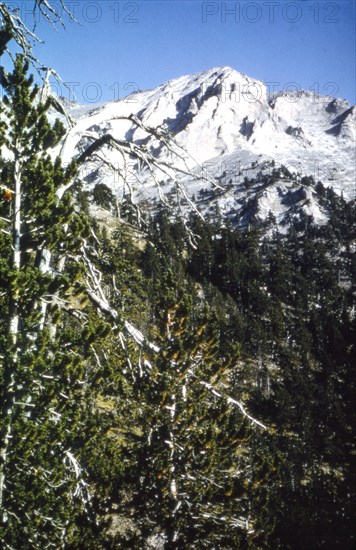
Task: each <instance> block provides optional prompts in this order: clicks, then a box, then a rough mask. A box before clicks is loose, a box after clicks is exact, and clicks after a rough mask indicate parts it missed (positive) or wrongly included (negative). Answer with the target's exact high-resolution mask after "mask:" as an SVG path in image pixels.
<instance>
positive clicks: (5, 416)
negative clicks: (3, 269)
mask: <svg viewBox="0 0 356 550" xmlns="http://www.w3.org/2000/svg"><path fill="white" fill-rule="evenodd" d="M14 188H15V197H14V208H13V220H12V223H13V245H12V246H13V257H12V268H13V271H14V272H15V273H18V272H19V270H20V268H21V242H20V240H21V167H20V162H19V159H18V155H17V156H16V157H15V166H14ZM18 332H19V314H18V291H17V290H15V292H14V294H13V295H12V296H11V297H10V317H9V353H8V355H7V357H6V358H5V361H4V365H3V395H2V404H1V419H2V424H3V427H2V430H1V448H0V510H1V511H2V512H1V521H3V522H6V521H7V515H6V510H4V493H5V488H6V464H7V459H8V448H9V442H10V439H11V432H12V417H13V413H14V401H15V392H16V388H15V386H16V367H17V356H18V350H17V349H16V347H17V342H18Z"/></svg>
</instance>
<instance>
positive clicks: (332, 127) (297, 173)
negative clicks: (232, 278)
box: [61, 67, 356, 226]
mask: <svg viewBox="0 0 356 550" xmlns="http://www.w3.org/2000/svg"><path fill="white" fill-rule="evenodd" d="M70 114H71V116H72V117H73V118H75V119H76V125H75V126H74V128H73V129H72V130H70V132H69V134H68V136H67V138H66V141H65V142H64V144H63V145H62V149H61V155H62V158H63V160H64V162H66V161H68V160H69V158H71V157H72V156H73V154H74V155H75V154H76V153H78V152H79V151H81V150H82V149H83V147H85V144H86V143H87V141H88V140H90V139H96V138H99V137H101V136H103V135H105V134H107V133H110V134H111V135H112V136H114V138H115V139H119V140H127V141H129V142H130V143H133V144H135V145H141V146H142V145H143V146H145V147H147V149H148V150H149V151H150V152H151V153H152V154H153V155H154V157H155V158H157V160H161V161H166V162H168V161H169V162H171V160H170V159H169V155H168V154H167V151H166V150H165V148H164V147H162V145H161V144H159V143H157V139H155V138H154V137H152V136H150V135H148V134H147V132H145V131H144V130H143V129H142V127H139V126H137V124H135V123H134V122H133V121H132V120H131V121H130V120H126V119H127V117H129V116H130V115H134V116H135V117H136V118H137V119H138V120H139V121H140V124H142V125H144V126H146V127H150V128H163V129H165V130H166V131H168V132H169V133H170V134H171V135H172V136H173V138H174V140H175V142H176V143H177V145H178V147H179V148H181V150H185V151H186V155H185V157H184V159H179V160H178V166H180V167H183V166H185V167H187V168H188V169H189V170H191V171H192V172H193V173H194V174H195V176H194V177H193V178H192V177H189V176H186V177H184V178H180V184H181V185H183V186H184V188H185V190H186V193H187V196H188V197H189V199H193V201H194V200H196V196H197V194H199V193H202V192H204V191H208V194H209V193H210V195H211V200H210V201H205V202H206V203H207V204H205V205H204V208H203V212H202V213H204V212H206V211H207V210H209V209H211V207H212V206H214V207H217V206H218V207H219V209H220V210H221V211H222V214H223V215H224V216H227V217H229V218H230V219H239V220H240V223H241V220H242V218H244V219H245V221H246V220H248V219H250V218H251V217H253V216H255V218H256V216H257V218H259V219H260V221H261V222H263V221H265V220H266V217H267V216H268V213H267V212H269V211H271V212H272V214H273V215H276V214H277V224H278V225H279V226H281V224H282V225H283V224H285V223H287V220H288V219H289V217H290V213H291V207H292V206H293V208H294V210H297V211H299V214H301V212H304V214H306V213H307V214H308V215H312V216H313V217H314V219H315V223H319V224H320V223H324V222H325V220H326V219H327V213H326V212H325V209H324V210H323V207H322V206H321V205H320V203H319V201H318V199H317V196H316V193H315V190H314V187H315V185H316V184H317V183H318V182H319V181H320V182H321V183H322V184H323V185H324V186H325V187H332V189H333V190H334V191H335V192H336V193H337V194H339V195H340V194H342V195H343V196H344V197H345V198H346V199H347V200H353V199H354V197H355V164H356V157H355V150H356V148H355V146H356V139H355V120H356V118H355V106H352V105H349V103H348V102H347V101H346V100H343V99H339V98H335V97H332V96H320V95H318V94H316V93H314V92H312V91H306V90H290V91H285V92H284V91H279V92H273V93H269V92H268V90H267V86H266V85H265V84H264V83H263V82H262V81H259V80H256V79H252V78H250V77H248V76H247V75H245V74H243V73H239V72H238V71H235V70H234V69H232V68H230V67H215V68H212V69H209V70H207V71H203V72H199V73H194V74H192V75H186V76H181V77H179V78H177V79H172V80H169V81H168V82H166V83H163V84H161V85H160V86H158V87H157V88H154V89H152V90H145V91H136V92H133V93H132V94H130V95H129V96H127V97H126V98H124V99H122V100H120V101H116V102H110V103H105V104H101V105H99V106H96V107H93V106H91V108H90V109H89V108H88V107H87V106H85V107H83V106H82V107H80V106H79V107H78V106H75V107H70ZM125 118H126V119H125ZM108 160H109V161H110V162H111V163H112V164H113V165H115V166H116V167H119V168H120V167H121V168H122V167H123V165H124V164H125V162H126V163H127V160H128V159H127V158H126V159H123V158H121V156H120V155H119V154H117V152H116V153H115V152H114V151H110V150H109V149H108V150H106V151H105V161H108ZM276 166H277V167H282V166H285V167H286V168H287V171H284V176H283V177H280V174H279V176H278V174H276V172H274V177H273V178H272V179H273V182H272V181H270V184H268V185H266V189H267V191H266V193H265V195H261V193H260V194H258V193H257V191H256V189H255V187H256V185H257V187H259V185H258V184H259V182H260V181H261V178H262V179H263V178H264V181H265V183H266V181H267V176H271V175H272V172H273V170H275V167H276ZM131 170H132V171H135V170H136V172H138V171H139V166H131ZM199 171H201V172H203V171H205V172H206V171H207V172H208V174H209V178H208V179H209V180H210V184H209V183H208V181H207V178H204V177H201V178H199V175H198V174H199ZM224 174H225V175H224ZM277 176H278V177H277ZM310 176H311V177H312V179H313V182H314V183H313V182H310V183H312V185H311V189H309V190H308V192H307V191H306V190H305V189H304V187H303V186H301V180H302V178H303V177H310ZM159 177H160V178H161V183H162V189H160V190H158V189H157V186H156V185H155V184H154V182H153V180H152V174H150V173H149V171H146V172H145V173H142V174H140V184H139V185H137V186H136V185H133V184H132V189H131V194H132V198H133V199H134V200H135V201H136V202H142V201H145V203H146V204H147V205H148V207H149V205H153V204H154V203H155V202H156V201H157V200H158V199H159V197H160V194H161V192H163V194H164V196H165V197H166V198H167V197H168V198H167V200H169V201H171V199H172V195H173V194H174V190H175V188H176V185H177V182H176V181H174V178H172V176H171V175H170V176H168V175H167V176H166V177H165V176H162V175H160V176H159ZM245 178H248V180H249V181H250V182H251V181H252V182H254V183H252V185H250V188H249V191H248V192H247V191H246V189H245V188H244V187H243V185H242V183H243V181H244V179H245ZM85 180H86V181H87V183H88V186H89V187H88V188H93V187H94V186H95V185H97V184H105V185H106V186H107V187H109V188H110V189H111V191H112V192H113V194H114V195H116V196H121V197H122V196H124V195H125V189H124V187H125V182H124V181H121V182H120V181H117V178H115V176H114V175H113V173H110V171H108V169H107V162H103V163H102V165H100V162H98V159H96V161H95V162H93V163H92V164H91V165H90V164H89V165H88V166H87V168H86V175H85ZM212 180H214V181H215V182H219V186H220V187H223V188H224V185H225V187H229V189H228V193H229V194H230V198H229V199H228V200H226V197H223V196H222V195H223V193H221V194H220V195H219V196H217V194H216V193H215V194H214V189H213V187H214V182H212ZM313 186H314V187H313ZM302 187H303V189H304V191H303V189H302ZM266 189H265V190H266ZM298 190H299V191H300V192H297V191H298ZM292 191H293V192H294V196H295V199H296V202H295V203H294V204H293V205H291V204H289V202H288V200H287V201H286V200H284V199H285V197H284V194H285V193H287V194H289V196H291V193H292ZM252 192H254V193H255V195H254V196H255V198H256V201H257V203H256V204H255V208H254V211H253V212H252V211H251V213H250V215H249V216H247V217H246V216H245V215H244V214H243V212H242V210H243V207H242V205H243V204H244V203H246V200H247V199H248V198H251V196H250V195H251V193H252ZM213 195H214V196H213ZM305 195H308V198H307V199H303V201H302V200H301V199H298V197H301V196H305ZM272 196H273V198H272ZM268 197H269V198H270V201H268ZM297 199H298V200H297ZM305 201H309V203H308V204H306V203H305ZM183 202H184V201H183ZM188 202H189V201H188ZM203 202H204V201H203ZM268 202H269V204H268ZM196 205H197V206H199V208H200V207H201V206H202V205H203V204H202V201H200V202H199V201H197V202H196ZM186 210H189V207H187V208H186Z"/></svg>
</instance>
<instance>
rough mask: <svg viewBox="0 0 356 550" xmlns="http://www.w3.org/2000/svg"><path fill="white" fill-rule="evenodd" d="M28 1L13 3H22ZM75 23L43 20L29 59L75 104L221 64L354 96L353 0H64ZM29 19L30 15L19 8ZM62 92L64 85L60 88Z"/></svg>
mask: <svg viewBox="0 0 356 550" xmlns="http://www.w3.org/2000/svg"><path fill="white" fill-rule="evenodd" d="M32 3H33V0H27V1H25V2H17V4H19V5H21V9H22V10H24V6H27V7H30V6H31V5H32ZM67 4H68V7H69V9H70V10H71V11H72V12H74V15H75V16H76V17H77V19H78V21H79V22H80V23H81V24H80V25H77V24H75V23H72V22H71V21H70V20H69V17H68V16H67V15H66V14H64V21H65V23H66V30H63V29H61V28H60V27H58V30H57V31H55V30H54V29H53V28H51V27H50V26H49V25H48V24H44V22H43V21H42V20H40V21H39V22H38V26H37V32H38V34H39V35H40V36H41V37H42V38H43V39H44V41H45V43H44V45H42V46H39V47H37V48H36V53H37V55H38V57H39V58H40V59H41V60H42V61H43V62H44V63H45V64H48V65H51V66H53V67H54V68H55V69H56V70H57V71H58V72H59V73H60V75H61V76H62V78H63V79H64V81H66V82H69V83H70V88H71V90H75V92H76V97H77V99H78V101H80V102H89V103H94V102H96V101H108V100H114V99H118V98H119V97H124V96H125V95H127V94H128V93H130V92H132V91H134V90H136V89H147V88H153V87H155V86H157V85H159V84H161V83H163V82H165V81H167V80H169V79H172V78H175V77H178V76H182V75H185V74H189V73H193V72H198V71H202V70H205V69H209V68H211V67H216V66H230V67H233V68H234V69H236V70H238V71H241V72H244V73H246V74H247V75H248V76H251V77H254V78H257V79H259V80H263V81H265V82H267V83H268V84H269V87H270V88H275V89H288V88H295V87H298V88H303V89H310V90H314V91H315V92H319V93H320V94H322V95H334V96H337V97H342V98H345V99H347V100H349V101H350V102H352V103H355V3H354V2H353V1H349V0H337V1H334V2H332V1H324V0H319V1H317V0H294V1H292V0H291V1H289V0H286V1H284V0H282V1H278V0H261V1H239V2H230V1H226V2H220V1H219V2H218V1H209V2H208V1H198V0H196V1H190V0H180V1H175V0H160V1H157V0H144V1H116V0H98V1H91V0H68V1H67ZM26 17H27V22H28V24H29V25H30V23H31V21H30V15H29V14H26ZM60 91H61V92H62V93H63V95H64V96H66V97H68V96H70V95H71V94H72V92H70V91H68V90H66V89H64V88H63V90H60Z"/></svg>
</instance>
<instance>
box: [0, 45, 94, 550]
mask: <svg viewBox="0 0 356 550" xmlns="http://www.w3.org/2000/svg"><path fill="white" fill-rule="evenodd" d="M27 70H28V63H27V62H26V61H25V59H24V57H23V56H22V55H18V56H17V58H16V61H15V65H14V71H13V73H12V74H6V73H5V71H4V70H2V71H1V75H0V78H1V85H2V86H3V89H4V91H5V95H4V98H3V101H2V103H1V129H0V143H1V146H2V151H3V155H4V156H3V157H2V158H1V194H2V200H1V213H0V214H1V218H0V305H1V323H0V367H1V379H0V392H1V397H0V401H1V410H0V426H1V449H0V508H1V518H0V520H1V523H0V540H1V543H2V548H23V549H26V548H31V549H32V548H41V549H44V548H62V547H64V545H65V544H66V543H68V541H70V540H74V539H73V537H74V536H75V533H76V532H77V528H76V527H75V522H76V521H77V520H78V518H79V517H80V516H83V517H86V516H87V509H86V507H87V505H88V501H89V493H88V488H87V485H86V483H85V481H84V479H83V477H82V473H81V466H80V461H79V460H78V458H79V456H78V453H79V446H80V444H79V442H80V441H82V439H81V431H82V430H83V426H84V425H85V414H86V410H87V406H85V403H88V395H87V394H88V392H89V385H88V384H87V381H88V372H87V370H86V364H85V362H84V361H85V357H86V355H88V349H89V345H90V341H91V339H92V338H93V331H92V330H91V328H90V323H89V322H88V318H87V316H86V313H85V310H84V309H83V307H80V305H79V299H80V296H79V291H80V288H79V287H80V283H79V281H80V276H81V273H82V271H83V264H82V263H81V262H80V259H79V256H78V254H79V252H80V249H81V246H82V241H83V237H84V236H85V235H86V225H87V224H86V221H85V218H84V217H83V216H82V215H81V214H78V213H76V212H75V211H74V208H73V204H72V198H71V195H72V191H73V188H74V183H75V174H76V166H75V163H74V162H73V163H71V164H70V165H68V166H67V167H66V168H64V167H63V166H62V165H61V162H60V160H59V159H58V158H56V159H52V158H51V156H50V155H49V153H48V151H49V149H50V148H52V147H54V146H55V145H56V144H58V142H59V141H60V139H61V137H62V136H63V133H64V129H63V126H62V125H61V123H60V122H59V121H58V120H56V121H55V122H54V124H53V125H52V126H51V125H50V124H49V122H48V119H47V116H46V111H47V110H48V107H49V105H48V104H47V105H44V104H42V103H40V102H39V100H38V88H37V87H36V86H35V87H33V79H32V77H28V76H27ZM80 323H82V324H83V325H84V328H83V326H81V325H80Z"/></svg>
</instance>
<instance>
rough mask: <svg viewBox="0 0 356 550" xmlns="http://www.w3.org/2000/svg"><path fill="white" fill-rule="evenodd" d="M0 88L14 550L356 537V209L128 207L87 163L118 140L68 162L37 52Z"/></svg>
mask: <svg viewBox="0 0 356 550" xmlns="http://www.w3.org/2000/svg"><path fill="white" fill-rule="evenodd" d="M37 3H38V4H40V5H42V6H43V5H44V4H43V2H41V1H40V0H38V2H37ZM0 8H1V9H0V15H2V14H3V11H1V10H4V5H0ZM5 13H6V12H5ZM2 16H3V15H2ZM11 21H13V20H11V19H8V20H6V18H5V22H6V25H8V27H7V26H5V27H3V28H2V30H1V32H2V33H3V34H0V49H1V47H2V46H3V48H4V47H5V46H6V44H7V43H8V40H9V39H10V38H8V37H7V35H6V36H5V35H4V33H5V31H6V30H9V29H10V31H11V32H14V28H13V27H11ZM11 32H10V35H11ZM1 51H2V50H1ZM25 53H26V48H25ZM0 82H1V86H2V89H3V92H4V94H3V98H2V100H1V103H0V117H1V118H0V146H1V155H0V192H1V200H0V311H1V315H0V435H1V440H0V543H1V548H4V550H20V549H21V550H32V549H37V550H45V549H50V548H53V549H56V550H57V549H68V550H104V549H130V548H131V549H135V550H138V549H147V550H149V549H151V550H153V549H157V550H161V549H162V550H171V549H187V550H188V549H192V548H194V549H197V550H199V549H209V550H211V549H214V550H215V549H216V550H218V549H226V550H240V549H241V550H244V549H246V550H262V549H264V550H271V549H273V550H275V549H276V550H278V549H280V550H300V549H301V548H302V549H310V550H314V549H318V548H320V549H324V550H334V549H336V548H340V549H342V550H351V549H352V548H353V546H354V542H355V539H354V524H355V517H354V511H355V479H354V466H355V463H354V460H355V444H354V435H355V433H354V430H355V403H354V396H355V375H354V368H355V301H354V298H355V286H354V282H355V269H356V263H355V242H356V234H355V205H354V204H353V203H352V202H347V201H346V200H344V198H343V197H342V195H340V194H336V193H335V192H334V190H333V189H332V188H331V187H327V186H325V185H323V183H322V182H318V183H315V182H314V181H313V182H311V180H308V181H304V183H303V185H304V184H305V185H311V184H312V185H313V186H315V193H316V194H317V195H318V201H319V202H318V203H319V204H320V205H321V207H322V209H323V212H324V213H325V218H326V219H325V220H324V222H325V223H323V225H318V224H317V223H316V222H315V220H314V219H313V217H312V216H311V215H310V216H309V215H307V214H305V213H304V214H303V213H302V215H298V216H295V217H292V218H291V219H290V223H289V224H285V225H284V226H283V231H281V230H280V227H278V225H276V224H275V222H274V221H273V219H272V217H271V216H270V219H269V220H268V223H265V220H264V221H263V222H261V220H260V219H259V218H258V217H256V216H255V217H254V216H251V217H250V218H249V219H248V220H245V223H241V220H238V219H233V220H229V219H228V218H226V217H223V216H222V215H221V212H220V210H219V205H218V204H217V205H216V207H215V210H214V211H211V213H210V215H209V214H208V212H205V213H204V216H203V215H201V214H199V211H198V209H197V208H192V209H191V212H190V213H187V211H182V210H179V209H178V212H177V211H174V209H172V208H171V207H170V206H171V205H170V204H169V202H168V201H164V200H162V201H161V204H156V206H155V207H151V208H150V209H146V210H145V205H141V206H140V207H139V206H138V205H135V204H134V203H132V201H126V202H123V203H121V204H120V205H119V206H120V208H118V204H117V203H118V200H117V197H115V196H114V194H113V192H112V191H111V190H110V189H109V188H107V187H106V186H105V185H101V186H98V185H97V186H95V187H94V188H92V189H91V188H90V185H89V186H88V182H87V181H86V180H85V179H84V180H83V178H82V177H81V175H80V174H81V172H80V169H81V167H82V166H85V162H86V161H87V160H88V159H90V158H91V155H92V154H95V153H97V152H98V151H99V152H101V151H102V147H103V146H105V147H106V146H108V147H112V148H114V146H115V144H116V145H118V141H117V140H116V142H115V140H114V141H111V142H110V143H109V141H108V139H106V140H105V139H104V140H103V139H102V138H101V137H99V138H98V139H97V140H94V138H93V140H92V141H90V143H87V144H86V145H87V147H86V148H85V147H84V145H83V150H82V151H81V152H80V154H77V155H75V156H74V157H73V158H72V159H71V161H70V162H68V163H66V164H64V163H63V162H62V159H61V158H60V157H59V156H56V155H55V153H54V151H56V150H58V146H59V144H61V143H62V140H63V137H64V136H65V135H66V129H65V127H64V126H63V124H62V123H61V122H60V121H59V120H55V122H54V121H53V123H50V122H49V119H48V113H49V112H50V113H51V119H53V118H54V117H53V111H52V112H51V111H50V109H53V98H51V97H50V96H49V97H47V98H46V97H43V94H41V91H40V89H39V88H38V87H37V86H34V82H33V77H31V76H29V61H28V58H27V56H26V55H24V54H19V55H17V56H16V59H15V60H14V66H13V69H12V71H11V72H7V71H5V70H4V69H2V70H1V72H0ZM130 123H135V124H137V125H139V121H138V120H136V119H133V118H131V119H130ZM139 127H140V128H141V126H139ZM141 129H142V128H141ZM145 131H147V128H145ZM148 131H151V132H152V135H153V136H154V137H155V139H158V140H161V145H162V147H163V146H164V145H165V144H166V141H165V140H166V138H167V134H166V133H164V132H163V130H162V132H157V131H156V130H155V129H152V128H151V129H149V130H148ZM131 145H132V144H129V143H123V144H122V143H119V146H120V147H122V148H124V149H125V154H126V152H127V151H128V150H130V155H131V157H133V159H134V161H135V162H138V163H141V164H144V163H145V162H146V168H147V167H149V166H150V163H151V162H153V160H154V156H151V157H147V156H146V152H147V151H146V150H145V148H144V146H142V147H141V148H140V147H139V146H137V147H136V146H135V147H133V146H132V147H131ZM56 147H57V149H56ZM152 159H153V160H152ZM156 167H157V166H156ZM171 168H172V167H171Z"/></svg>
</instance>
